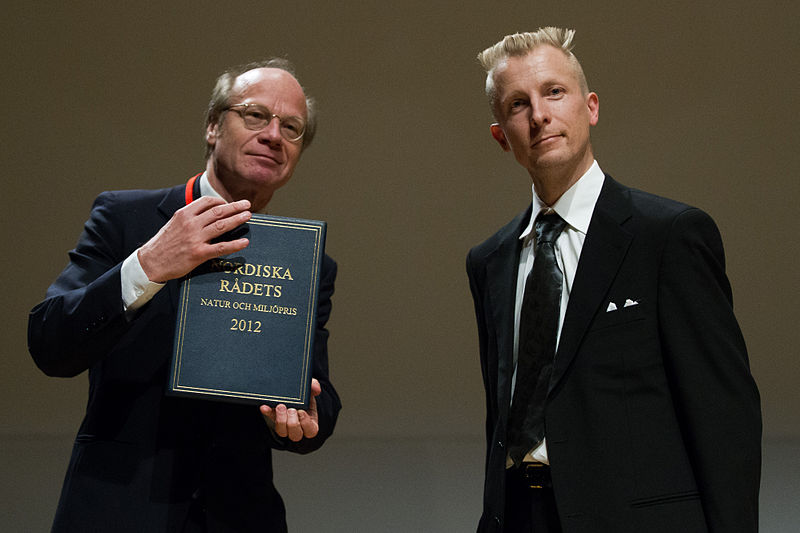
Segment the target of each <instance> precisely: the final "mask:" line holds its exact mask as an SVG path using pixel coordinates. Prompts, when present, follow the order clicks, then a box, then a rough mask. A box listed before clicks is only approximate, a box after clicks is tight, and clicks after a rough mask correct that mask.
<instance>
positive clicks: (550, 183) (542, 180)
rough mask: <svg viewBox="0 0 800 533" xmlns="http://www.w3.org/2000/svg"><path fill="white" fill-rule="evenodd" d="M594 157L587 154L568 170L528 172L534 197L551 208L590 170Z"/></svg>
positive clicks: (560, 168)
mask: <svg viewBox="0 0 800 533" xmlns="http://www.w3.org/2000/svg"><path fill="white" fill-rule="evenodd" d="M593 162H594V155H592V154H591V153H589V154H588V155H587V157H585V158H584V159H583V160H581V162H580V164H578V165H574V166H572V167H570V168H568V169H564V168H563V167H549V168H545V169H537V170H536V172H535V173H534V172H529V174H530V176H531V179H532V180H533V189H534V190H535V191H536V196H538V197H539V199H540V200H541V201H542V202H544V203H545V205H547V206H548V207H553V204H555V203H556V202H557V201H558V199H559V198H561V195H563V194H564V193H565V192H567V191H568V190H569V189H570V187H572V186H573V185H575V184H576V183H577V182H578V180H579V179H581V177H583V175H584V174H586V172H587V171H588V170H589V169H590V168H591V166H592V163H593Z"/></svg>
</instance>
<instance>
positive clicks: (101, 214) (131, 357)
mask: <svg viewBox="0 0 800 533" xmlns="http://www.w3.org/2000/svg"><path fill="white" fill-rule="evenodd" d="M314 124H315V119H314V113H313V106H312V101H311V99H310V98H308V97H307V96H306V94H305V91H304V90H303V88H302V87H301V85H300V83H299V82H298V81H297V79H296V77H295V76H294V73H293V70H292V68H291V65H290V64H289V63H288V62H287V61H286V60H284V59H281V58H273V59H270V60H267V61H263V62H259V63H252V64H248V65H244V66H241V67H236V68H234V69H231V70H229V71H228V72H226V73H224V74H223V75H221V76H220V77H219V79H218V80H217V84H216V87H215V89H214V92H213V95H212V98H211V102H210V104H209V107H208V114H207V120H206V127H205V141H206V146H207V151H206V164H205V169H204V171H203V172H201V173H199V174H197V175H196V176H194V177H193V178H191V179H189V180H188V182H186V183H185V184H180V185H178V186H175V187H170V188H167V189H159V190H148V191H145V190H136V191H113V192H104V193H103V194H101V195H100V196H99V197H98V198H97V199H96V200H95V203H94V206H93V208H92V213H91V215H90V218H89V220H88V222H86V225H85V227H84V231H83V233H82V234H81V236H80V239H79V240H78V244H77V245H76V247H75V249H74V250H73V251H72V252H70V262H69V264H68V265H67V267H66V268H65V269H64V271H63V272H62V273H61V275H60V276H59V277H58V279H57V280H56V281H55V282H54V283H53V284H52V285H51V286H50V288H49V289H48V290H47V295H46V297H45V299H44V300H43V301H42V302H41V303H40V304H38V305H37V306H36V307H34V308H33V310H32V311H31V314H30V318H29V325H28V346H29V349H30V352H31V355H32V356H33V358H34V360H35V361H36V364H37V365H38V366H39V368H41V369H42V371H43V372H44V373H46V374H48V375H51V376H62V377H71V376H76V375H78V374H81V373H83V372H84V371H86V370H88V372H89V401H88V403H87V406H86V415H85V417H84V419H83V422H82V424H81V427H80V429H79V430H78V435H77V437H76V438H75V445H74V447H73V452H72V458H71V460H70V463H69V467H68V469H67V474H66V478H65V480H64V486H63V488H62V491H61V498H60V500H59V503H58V509H57V511H56V516H55V521H54V523H53V529H52V531H53V532H54V533H55V532H58V533H60V532H72V531H74V532H89V531H91V532H114V533H120V532H131V533H134V532H136V533H141V532H148V533H156V532H163V533H167V532H169V533H172V532H175V533H206V532H208V533H222V532H231V533H233V532H236V533H240V532H245V531H248V532H249V531H261V532H275V533H277V532H285V531H286V529H287V526H286V511H285V508H284V504H283V501H282V500H281V497H280V495H279V494H278V492H277V490H276V489H275V487H274V485H273V483H272V456H271V450H272V449H278V450H289V451H293V452H297V453H308V452H311V451H313V450H316V449H317V448H319V447H320V446H322V444H323V443H324V442H325V440H326V439H327V438H328V437H329V436H330V435H331V433H332V432H333V428H334V425H335V423H336V418H337V415H338V413H339V409H340V408H341V403H340V401H339V397H338V395H337V394H336V390H335V389H334V388H333V385H332V384H331V382H330V380H329V378H328V349H327V339H328V331H327V329H325V325H326V323H327V321H328V317H329V315H330V310H331V295H332V294H333V287H334V280H335V278H336V263H335V262H334V261H333V260H332V259H331V258H330V257H328V256H327V255H326V256H324V259H323V262H322V267H321V273H320V283H319V299H318V302H319V304H318V309H317V317H316V331H315V333H314V335H315V336H314V354H313V368H312V376H313V379H312V385H311V388H312V396H313V397H312V398H311V400H310V403H309V408H308V410H296V409H288V408H287V407H286V405H283V404H280V405H277V406H274V407H270V406H267V405H261V406H255V405H235V404H232V403H218V402H211V401H206V400H195V399H186V398H178V397H174V396H169V395H166V394H165V389H166V385H167V374H168V370H169V361H170V355H171V353H172V346H173V337H174V330H175V315H176V309H177V303H178V282H179V280H180V279H181V278H182V277H183V276H184V275H185V274H187V273H189V272H191V271H192V270H194V268H195V267H197V266H199V265H200V264H202V263H203V262H205V261H207V260H209V259H212V258H216V257H219V256H222V255H227V254H231V253H235V252H238V251H240V250H242V249H244V248H245V247H246V246H247V245H248V244H249V242H248V240H247V239H245V238H238V239H236V238H234V239H232V240H229V239H226V238H224V237H223V236H225V234H227V233H228V232H229V231H230V230H232V229H234V228H236V227H238V226H240V225H241V224H243V223H245V222H247V221H248V220H249V219H250V216H251V213H253V212H265V210H266V208H267V205H268V203H269V201H270V199H271V198H272V195H273V193H275V191H276V190H277V189H279V188H280V187H281V186H283V185H284V184H285V183H286V182H287V181H288V180H289V178H291V177H292V175H293V173H294V170H295V167H296V165H297V163H298V161H299V160H300V155H301V154H302V152H303V150H304V148H305V147H307V146H308V144H309V143H310V142H311V139H312V137H313V135H314ZM221 237H223V238H221ZM217 355H218V356H220V357H224V356H225V354H224V353H219V354H217ZM263 371H264V372H265V373H267V372H270V371H271V369H270V368H268V367H265V368H264V369H263ZM308 483H309V484H311V483H313V481H312V480H308Z"/></svg>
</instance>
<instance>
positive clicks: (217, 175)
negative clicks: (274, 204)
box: [206, 159, 274, 213]
mask: <svg viewBox="0 0 800 533" xmlns="http://www.w3.org/2000/svg"><path fill="white" fill-rule="evenodd" d="M224 176H225V174H224V172H220V169H219V168H217V167H215V166H214V164H213V163H212V161H211V159H209V160H208V162H207V163H206V177H207V178H208V184H209V185H211V187H212V188H213V189H214V190H215V191H217V194H219V195H220V196H222V198H223V199H224V200H225V201H226V202H235V201H237V200H247V201H249V202H250V211H252V212H253V213H261V212H264V211H265V210H266V208H267V204H269V201H270V200H271V199H272V193H273V192H274V191H272V190H270V189H267V188H265V187H261V188H255V187H252V186H248V184H241V183H237V181H238V180H233V179H226V178H225V177H224Z"/></svg>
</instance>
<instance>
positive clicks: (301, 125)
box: [223, 104, 306, 142]
mask: <svg viewBox="0 0 800 533" xmlns="http://www.w3.org/2000/svg"><path fill="white" fill-rule="evenodd" d="M223 111H233V112H235V113H237V114H238V115H239V116H240V117H242V120H243V121H244V127H245V128H247V129H248V130H253V131H261V130H263V129H264V128H266V127H267V126H268V125H269V123H270V122H272V119H273V118H277V119H278V123H279V124H280V131H281V136H282V137H283V138H284V139H286V140H287V141H289V142H297V141H299V140H300V139H301V138H302V137H303V134H304V133H305V132H306V123H305V122H304V121H303V119H301V118H299V117H286V118H283V117H279V116H278V115H276V114H275V113H273V112H272V111H270V110H269V108H267V107H264V106H263V105H260V104H234V105H230V106H228V107H226V108H224V109H223Z"/></svg>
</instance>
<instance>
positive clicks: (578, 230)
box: [506, 161, 605, 467]
mask: <svg viewBox="0 0 800 533" xmlns="http://www.w3.org/2000/svg"><path fill="white" fill-rule="evenodd" d="M604 180H605V175H604V174H603V171H602V170H600V166H599V165H598V164H597V161H594V162H593V163H592V166H591V167H589V170H587V171H586V173H585V174H584V175H583V176H581V178H580V179H579V180H578V181H577V182H576V183H575V184H574V185H573V186H572V187H570V188H569V189H568V190H567V191H566V192H565V193H564V194H562V195H561V197H560V198H559V199H558V200H557V201H556V203H555V204H553V206H552V207H548V206H547V205H545V204H544V203H543V202H542V201H541V200H540V199H539V197H538V196H536V191H535V190H533V209H532V210H531V219H530V221H529V222H528V226H527V227H526V228H525V229H524V230H523V231H522V233H521V234H520V236H519V238H520V239H521V240H522V251H521V252H520V254H519V269H518V271H517V295H516V302H515V304H514V376H513V378H512V382H511V383H512V385H511V387H512V389H511V397H512V398H513V397H514V387H515V386H516V381H517V370H516V366H517V355H518V353H519V319H520V310H521V308H522V297H523V295H524V294H525V280H526V279H527V278H528V273H530V271H531V269H532V268H533V261H534V249H535V245H536V243H535V242H534V240H535V237H536V232H535V231H534V221H535V220H536V217H537V215H538V214H539V213H540V212H542V211H543V212H545V213H552V212H556V213H557V214H558V215H559V216H560V217H561V218H563V219H564V220H565V221H566V222H567V225H566V227H565V228H564V231H562V232H561V235H559V237H558V239H556V242H555V246H554V248H555V254H556V263H557V264H558V267H559V268H560V269H561V272H562V274H563V275H564V284H563V287H562V290H561V309H560V315H559V318H558V336H557V337H556V350H558V341H559V339H560V337H561V327H562V326H563V325H564V315H565V314H566V312H567V303H568V302H569V294H570V292H571V290H572V284H573V282H574V281H575V271H576V270H577V269H578V260H579V259H580V257H581V250H582V249H583V241H584V240H585V239H586V232H587V231H588V230H589V222H590V221H591V219H592V213H593V212H594V206H595V204H596V203H597V198H598V197H599V196H600V190H601V189H602V188H603V181H604ZM523 461H529V462H539V463H544V464H550V463H549V461H548V459H547V437H546V435H545V440H543V441H542V443H541V444H539V446H537V447H536V448H535V449H533V450H531V451H530V452H528V453H527V454H526V455H525V457H524V458H523ZM511 464H512V462H511V459H510V458H509V459H507V461H506V466H507V467H508V466H511Z"/></svg>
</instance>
